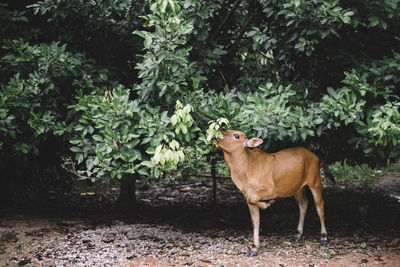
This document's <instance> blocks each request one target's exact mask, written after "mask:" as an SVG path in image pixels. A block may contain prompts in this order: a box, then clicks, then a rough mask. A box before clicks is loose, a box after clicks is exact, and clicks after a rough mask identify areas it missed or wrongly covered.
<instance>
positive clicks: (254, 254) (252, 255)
mask: <svg viewBox="0 0 400 267" xmlns="http://www.w3.org/2000/svg"><path fill="white" fill-rule="evenodd" d="M255 256H257V251H251V252H250V254H249V257H255Z"/></svg>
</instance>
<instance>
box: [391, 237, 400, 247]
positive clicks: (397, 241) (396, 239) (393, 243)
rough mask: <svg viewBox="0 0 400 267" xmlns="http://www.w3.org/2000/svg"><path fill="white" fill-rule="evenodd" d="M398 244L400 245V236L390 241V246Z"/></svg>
mask: <svg viewBox="0 0 400 267" xmlns="http://www.w3.org/2000/svg"><path fill="white" fill-rule="evenodd" d="M397 245H400V238H395V239H393V240H392V242H390V246H392V247H395V246H397Z"/></svg>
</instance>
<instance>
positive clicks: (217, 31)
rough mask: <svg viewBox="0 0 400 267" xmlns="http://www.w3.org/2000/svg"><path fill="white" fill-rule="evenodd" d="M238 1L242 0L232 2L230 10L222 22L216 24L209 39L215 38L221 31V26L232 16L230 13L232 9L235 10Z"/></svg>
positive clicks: (232, 11)
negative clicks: (216, 26) (215, 28)
mask: <svg viewBox="0 0 400 267" xmlns="http://www.w3.org/2000/svg"><path fill="white" fill-rule="evenodd" d="M240 2H242V0H236V1H235V3H234V4H233V7H232V8H231V10H229V12H228V14H227V15H226V16H225V18H224V20H223V21H222V23H221V24H220V25H219V26H218V28H217V30H216V31H215V33H214V34H213V36H212V38H211V40H212V41H213V40H215V38H217V36H218V34H219V33H220V32H221V30H222V28H223V27H224V26H225V24H226V22H227V21H228V19H229V18H230V17H231V16H232V14H233V13H234V11H235V10H236V8H237V7H238V6H239V4H240Z"/></svg>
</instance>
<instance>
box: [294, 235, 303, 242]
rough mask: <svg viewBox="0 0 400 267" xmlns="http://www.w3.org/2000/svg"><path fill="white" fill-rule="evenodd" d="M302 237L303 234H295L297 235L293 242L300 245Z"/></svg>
mask: <svg viewBox="0 0 400 267" xmlns="http://www.w3.org/2000/svg"><path fill="white" fill-rule="evenodd" d="M301 237H302V235H301V234H295V235H294V236H293V237H292V241H293V242H294V243H299V242H300V240H301Z"/></svg>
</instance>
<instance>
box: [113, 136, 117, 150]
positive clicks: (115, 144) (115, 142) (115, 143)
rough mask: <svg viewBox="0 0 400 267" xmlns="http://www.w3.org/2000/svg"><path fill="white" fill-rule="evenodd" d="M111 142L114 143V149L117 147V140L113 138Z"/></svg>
mask: <svg viewBox="0 0 400 267" xmlns="http://www.w3.org/2000/svg"><path fill="white" fill-rule="evenodd" d="M113 144H114V147H115V148H116V149H118V143H117V141H116V140H115V139H114V138H113Z"/></svg>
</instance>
